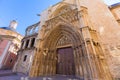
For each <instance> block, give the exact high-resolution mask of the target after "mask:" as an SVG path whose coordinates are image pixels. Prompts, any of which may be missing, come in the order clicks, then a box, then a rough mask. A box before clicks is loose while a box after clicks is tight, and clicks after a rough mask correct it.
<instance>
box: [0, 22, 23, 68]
mask: <svg viewBox="0 0 120 80" xmlns="http://www.w3.org/2000/svg"><path fill="white" fill-rule="evenodd" d="M16 27H17V22H16V21H15V20H13V21H11V23H10V25H9V27H1V28H0V69H12V68H13V66H14V64H15V62H16V60H17V51H18V50H19V49H20V45H21V39H22V38H23V37H22V35H20V34H19V33H17V32H16V30H15V29H16Z"/></svg>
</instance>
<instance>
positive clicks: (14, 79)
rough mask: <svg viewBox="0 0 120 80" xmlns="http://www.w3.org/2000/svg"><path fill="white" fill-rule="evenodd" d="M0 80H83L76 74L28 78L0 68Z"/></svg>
mask: <svg viewBox="0 0 120 80" xmlns="http://www.w3.org/2000/svg"><path fill="white" fill-rule="evenodd" d="M0 80H84V79H81V78H79V77H76V76H66V75H55V76H41V77H36V78H30V77H28V76H27V75H24V74H22V73H14V72H12V71H11V70H0Z"/></svg>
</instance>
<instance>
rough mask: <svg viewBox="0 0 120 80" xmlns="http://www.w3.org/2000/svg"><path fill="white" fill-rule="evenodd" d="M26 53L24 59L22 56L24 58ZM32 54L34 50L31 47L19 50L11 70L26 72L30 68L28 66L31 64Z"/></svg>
mask: <svg viewBox="0 0 120 80" xmlns="http://www.w3.org/2000/svg"><path fill="white" fill-rule="evenodd" d="M26 55H27V57H26V60H25V61H24V58H25V56H26ZM33 56H34V50H33V49H31V50H25V51H20V52H19V57H18V60H17V62H16V64H15V66H14V69H13V71H14V72H22V73H25V74H28V73H29V70H30V67H31V65H32V60H33Z"/></svg>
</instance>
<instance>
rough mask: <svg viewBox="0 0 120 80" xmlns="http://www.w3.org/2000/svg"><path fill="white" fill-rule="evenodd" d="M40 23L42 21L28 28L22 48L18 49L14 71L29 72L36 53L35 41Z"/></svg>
mask: <svg viewBox="0 0 120 80" xmlns="http://www.w3.org/2000/svg"><path fill="white" fill-rule="evenodd" d="M39 24H40V22H38V23H36V24H34V25H31V26H29V27H28V28H27V29H26V34H25V37H24V38H23V39H22V42H21V48H20V49H19V51H18V60H17V62H16V64H15V66H14V69H13V71H14V72H22V73H24V74H28V73H29V71H30V67H31V65H32V61H33V56H34V53H35V43H36V39H37V35H38V26H39Z"/></svg>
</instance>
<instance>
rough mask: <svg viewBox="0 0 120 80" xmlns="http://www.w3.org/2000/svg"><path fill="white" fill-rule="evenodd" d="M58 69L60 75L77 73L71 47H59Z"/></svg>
mask: <svg viewBox="0 0 120 80" xmlns="http://www.w3.org/2000/svg"><path fill="white" fill-rule="evenodd" d="M56 71H57V72H56V73H57V74H60V75H75V63H74V55H73V49H72V48H71V47H66V48H59V49H57V65H56Z"/></svg>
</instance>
